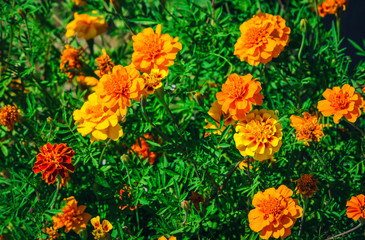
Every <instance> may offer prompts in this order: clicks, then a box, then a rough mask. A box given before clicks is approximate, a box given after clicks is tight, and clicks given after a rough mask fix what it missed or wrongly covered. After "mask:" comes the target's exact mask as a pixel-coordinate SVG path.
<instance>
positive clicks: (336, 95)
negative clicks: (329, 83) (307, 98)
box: [318, 84, 363, 123]
mask: <svg viewBox="0 0 365 240" xmlns="http://www.w3.org/2000/svg"><path fill="white" fill-rule="evenodd" d="M322 95H323V97H324V98H325V99H326V100H321V101H319V102H318V110H319V111H320V112H321V113H322V114H323V116H325V117H329V116H332V115H333V121H334V122H335V123H339V122H340V119H341V118H342V117H345V118H346V119H347V120H348V121H350V122H355V121H356V119H357V118H358V117H360V115H361V110H360V108H361V107H362V105H363V99H362V97H361V95H360V93H355V88H353V87H351V86H350V85H348V84H345V85H343V86H342V88H340V87H334V88H333V89H327V90H326V91H324V93H323V94H322Z"/></svg>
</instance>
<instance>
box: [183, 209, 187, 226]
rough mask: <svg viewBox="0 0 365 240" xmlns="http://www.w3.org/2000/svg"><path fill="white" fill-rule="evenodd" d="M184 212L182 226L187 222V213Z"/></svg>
mask: <svg viewBox="0 0 365 240" xmlns="http://www.w3.org/2000/svg"><path fill="white" fill-rule="evenodd" d="M184 212H185V219H184V221H183V222H182V225H184V224H185V223H186V221H187V220H188V213H187V211H186V210H184Z"/></svg>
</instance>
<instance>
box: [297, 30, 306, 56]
mask: <svg viewBox="0 0 365 240" xmlns="http://www.w3.org/2000/svg"><path fill="white" fill-rule="evenodd" d="M304 40H305V33H302V43H301V44H300V49H299V53H298V60H299V62H300V61H301V58H300V56H301V55H302V51H303V47H304Z"/></svg>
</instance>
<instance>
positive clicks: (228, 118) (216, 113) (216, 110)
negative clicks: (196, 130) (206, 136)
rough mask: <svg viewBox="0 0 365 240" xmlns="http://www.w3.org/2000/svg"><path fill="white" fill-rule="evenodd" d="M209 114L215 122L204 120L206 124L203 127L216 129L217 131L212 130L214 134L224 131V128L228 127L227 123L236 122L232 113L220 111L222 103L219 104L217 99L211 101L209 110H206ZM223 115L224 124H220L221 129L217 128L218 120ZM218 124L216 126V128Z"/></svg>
mask: <svg viewBox="0 0 365 240" xmlns="http://www.w3.org/2000/svg"><path fill="white" fill-rule="evenodd" d="M208 114H209V116H211V117H212V118H213V119H214V121H215V123H216V124H213V123H210V122H208V120H205V122H207V125H206V126H205V127H204V128H205V129H217V131H214V132H213V133H214V134H218V135H221V134H222V132H223V131H224V129H226V127H228V125H230V124H232V125H233V126H235V125H236V124H235V123H236V120H234V119H233V117H232V115H231V114H230V113H229V111H228V113H224V112H223V111H222V105H220V104H219V103H218V101H215V102H213V103H212V106H211V107H210V109H209V111H208ZM222 115H223V119H224V125H223V126H222V128H221V129H219V125H220V121H221V118H222ZM217 126H218V128H217Z"/></svg>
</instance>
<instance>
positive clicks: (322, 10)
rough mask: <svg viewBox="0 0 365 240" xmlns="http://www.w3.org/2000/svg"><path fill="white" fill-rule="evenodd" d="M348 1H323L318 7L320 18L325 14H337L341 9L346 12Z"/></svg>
mask: <svg viewBox="0 0 365 240" xmlns="http://www.w3.org/2000/svg"><path fill="white" fill-rule="evenodd" d="M347 3H348V0H325V1H323V2H322V4H321V5H318V13H319V15H320V16H321V17H324V16H326V15H327V14H337V12H338V11H339V10H340V9H342V10H343V11H345V10H346V6H347Z"/></svg>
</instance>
